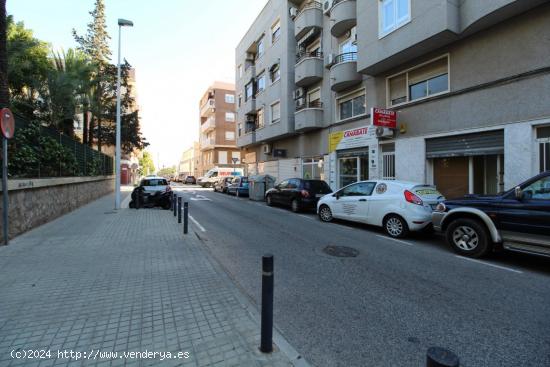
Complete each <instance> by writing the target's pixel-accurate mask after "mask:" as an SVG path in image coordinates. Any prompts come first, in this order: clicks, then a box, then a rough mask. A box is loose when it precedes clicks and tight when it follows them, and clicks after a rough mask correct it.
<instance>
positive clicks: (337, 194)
mask: <svg viewBox="0 0 550 367" xmlns="http://www.w3.org/2000/svg"><path fill="white" fill-rule="evenodd" d="M332 196H334V197H335V198H336V200H338V199H340V194H339V193H337V192H336V193H334V195H332Z"/></svg>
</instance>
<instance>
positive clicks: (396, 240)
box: [376, 234, 414, 246]
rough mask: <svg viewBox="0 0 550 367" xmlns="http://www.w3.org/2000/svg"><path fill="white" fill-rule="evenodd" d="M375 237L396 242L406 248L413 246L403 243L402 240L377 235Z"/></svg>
mask: <svg viewBox="0 0 550 367" xmlns="http://www.w3.org/2000/svg"><path fill="white" fill-rule="evenodd" d="M376 237H378V238H382V239H385V240H390V241H394V242H398V243H401V244H403V245H407V246H414V244H412V243H410V242H407V241H403V240H398V239H397V238H391V237H388V236H381V235H379V234H377V235H376Z"/></svg>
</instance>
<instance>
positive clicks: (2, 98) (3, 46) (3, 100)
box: [0, 0, 10, 107]
mask: <svg viewBox="0 0 550 367" xmlns="http://www.w3.org/2000/svg"><path fill="white" fill-rule="evenodd" d="M6 27H7V22H6V0H0V107H6V106H8V104H9V99H10V95H9V89H8V49H7V43H6V34H7V29H6Z"/></svg>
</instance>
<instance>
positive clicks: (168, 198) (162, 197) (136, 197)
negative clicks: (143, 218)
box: [129, 186, 172, 210]
mask: <svg viewBox="0 0 550 367" xmlns="http://www.w3.org/2000/svg"><path fill="white" fill-rule="evenodd" d="M131 197H132V200H131V201H130V204H129V207H130V208H132V209H139V208H154V207H161V208H162V209H166V210H167V209H170V208H171V207H172V193H171V192H169V191H157V192H155V193H154V194H147V193H145V188H144V187H143V186H138V187H136V188H135V189H134V190H133V191H132V195H131Z"/></svg>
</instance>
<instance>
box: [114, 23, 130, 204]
mask: <svg viewBox="0 0 550 367" xmlns="http://www.w3.org/2000/svg"><path fill="white" fill-rule="evenodd" d="M133 26H134V23H133V22H132V21H131V20H126V19H119V20H118V66H117V80H116V143H115V169H116V177H115V209H120V40H121V33H122V27H133Z"/></svg>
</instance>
